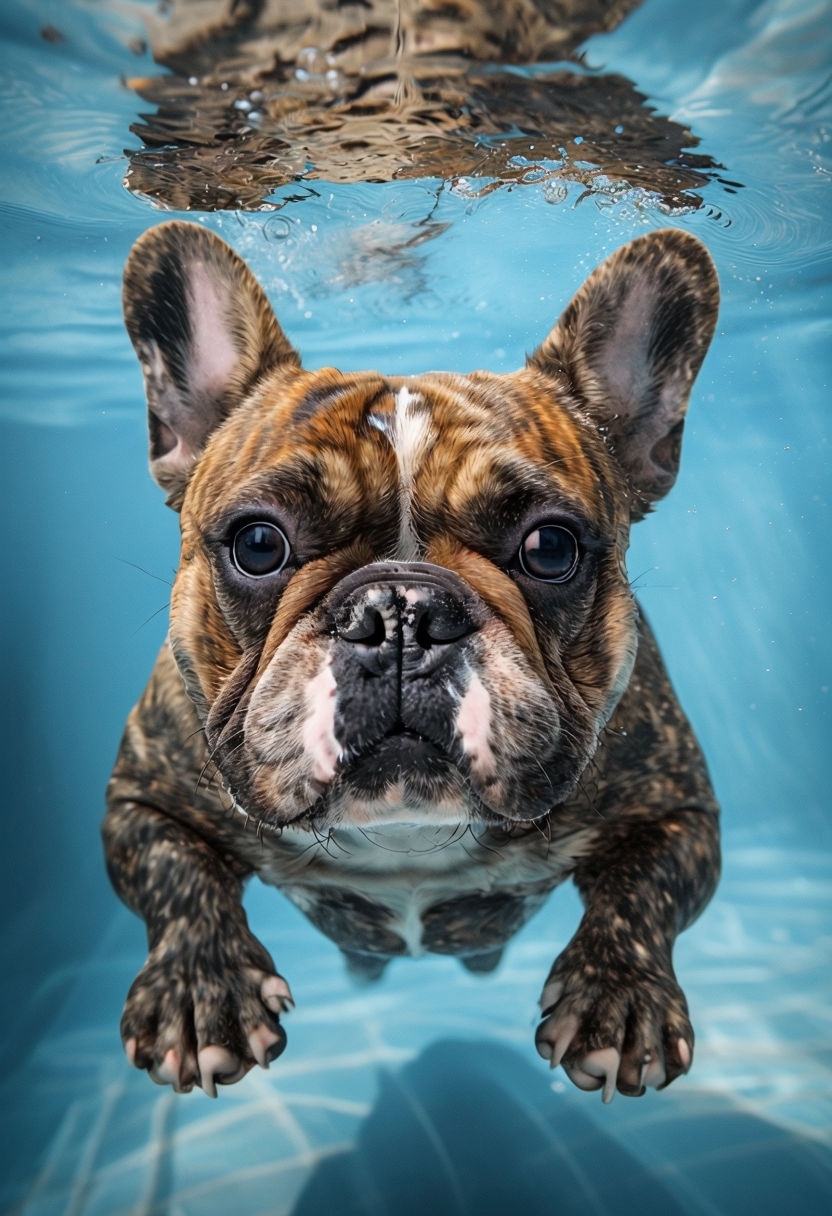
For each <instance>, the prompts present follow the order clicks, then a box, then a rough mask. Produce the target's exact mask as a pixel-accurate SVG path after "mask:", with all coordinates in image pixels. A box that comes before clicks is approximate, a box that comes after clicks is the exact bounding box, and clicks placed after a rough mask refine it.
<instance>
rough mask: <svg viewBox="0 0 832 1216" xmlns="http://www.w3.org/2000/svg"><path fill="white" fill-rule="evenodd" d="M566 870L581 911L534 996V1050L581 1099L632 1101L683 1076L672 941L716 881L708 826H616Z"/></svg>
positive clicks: (686, 815)
mask: <svg viewBox="0 0 832 1216" xmlns="http://www.w3.org/2000/svg"><path fill="white" fill-rule="evenodd" d="M610 826H611V832H610V835H608V836H607V838H606V839H605V842H604V846H603V849H599V850H598V851H597V852H596V853H594V854H593V855H592V856H591V857H589V858H587V859H586V860H585V861H584V862H583V863H582V864H581V865H580V866H579V867H578V869H577V870H576V872H575V881H576V884H577V886H578V888H579V890H580V891H581V895H582V896H583V899H584V902H585V905H586V912H585V914H584V917H583V919H582V921H581V924H580V926H579V928H578V931H577V933H576V934H575V936H574V937H573V938H572V941H571V942H570V943H569V945H568V946H567V947H566V949H565V950H564V951H563V953H562V954H561V955H560V956H559V957H558V958H557V959H556V961H555V964H554V966H553V967H552V970H551V973H550V975H549V978H548V980H547V982H546V985H545V987H544V989H543V994H542V996H541V1008H542V1010H543V1020H542V1022H541V1023H540V1025H539V1027H538V1030H537V1035H536V1043H537V1049H538V1051H539V1052H540V1054H541V1056H543V1057H544V1058H545V1059H548V1060H549V1061H550V1064H551V1066H552V1067H553V1068H554V1067H555V1066H556V1065H558V1064H562V1065H563V1067H564V1070H565V1071H566V1073H567V1074H568V1075H569V1077H570V1079H571V1080H572V1081H573V1082H574V1083H575V1084H576V1085H577V1086H578V1087H579V1088H580V1089H603V1098H604V1101H605V1102H609V1101H610V1100H611V1098H612V1096H613V1094H614V1092H615V1090H616V1088H617V1089H618V1090H619V1091H620V1092H621V1093H623V1094H629V1095H631V1096H637V1095H640V1094H643V1093H644V1091H645V1088H646V1087H648V1086H651V1087H654V1088H657V1089H661V1088H663V1087H664V1086H665V1085H669V1084H670V1082H671V1081H673V1080H675V1078H676V1077H678V1076H679V1075H680V1074H682V1073H686V1072H687V1071H688V1069H689V1068H690V1065H691V1061H692V1058H693V1042H694V1036H693V1029H692V1027H691V1024H690V1021H689V1018H688V1009H687V1002H686V1000H685V997H684V994H683V992H682V990H681V988H680V987H679V985H678V983H677V982H676V977H675V975H674V973H673V965H672V949H673V943H674V940H675V938H676V935H677V934H678V933H679V932H681V930H682V929H684V928H685V927H686V925H688V924H690V922H691V921H693V920H694V919H695V918H696V916H697V915H698V914H699V912H700V911H701V910H702V908H703V907H704V906H705V904H706V903H707V901H708V899H709V898H710V896H711V894H712V892H713V889H714V887H715V885H716V878H717V875H718V872H719V845H718V836H717V820H716V816H715V815H713V814H711V813H709V812H706V811H701V810H694V809H691V810H679V811H676V812H673V813H670V814H667V815H666V816H664V817H662V818H661V819H657V820H653V821H644V820H642V821H640V822H639V821H633V819H632V818H631V819H630V820H629V821H624V822H622V823H620V824H618V825H616V826H615V827H614V828H613V826H612V825H610Z"/></svg>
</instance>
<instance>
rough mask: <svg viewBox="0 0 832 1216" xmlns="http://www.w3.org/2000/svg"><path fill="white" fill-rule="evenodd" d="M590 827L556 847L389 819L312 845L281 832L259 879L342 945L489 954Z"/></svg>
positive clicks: (569, 860) (556, 879)
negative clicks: (387, 822) (370, 828)
mask: <svg viewBox="0 0 832 1216" xmlns="http://www.w3.org/2000/svg"><path fill="white" fill-rule="evenodd" d="M590 835H591V833H590V832H588V831H586V832H576V833H573V834H572V835H570V836H569V837H568V838H566V839H565V840H561V841H559V842H557V844H553V843H552V842H550V841H546V840H544V839H543V838H542V837H541V836H540V835H539V834H538V833H537V832H534V833H531V834H529V835H527V836H523V837H520V838H504V839H502V840H500V839H499V838H497V837H496V835H491V834H480V833H477V834H474V833H472V832H470V831H466V830H464V829H462V828H456V829H454V828H451V827H442V828H414V827H413V826H411V825H405V824H401V825H398V824H397V825H386V826H385V827H384V828H382V829H376V830H374V831H358V830H339V831H336V832H332V833H330V835H329V836H328V838H327V839H326V841H321V842H320V843H317V844H315V843H313V845H312V848H311V849H310V841H309V836H308V833H305V832H304V833H299V832H296V833H292V832H288V831H287V832H284V833H283V836H282V837H281V838H280V839H279V840H276V841H274V842H273V843H272V844H271V845H270V846H267V847H268V855H267V857H265V858H264V859H263V864H261V866H259V867H258V874H259V877H260V878H261V879H262V880H263V881H265V882H267V883H270V884H274V885H275V886H278V887H279V888H280V889H281V890H282V891H283V893H284V894H285V895H286V896H287V897H288V898H289V899H291V901H292V902H293V903H294V904H295V905H296V906H297V907H299V908H300V909H301V910H302V911H303V912H304V913H305V915H306V916H308V917H309V919H310V920H311V921H312V922H313V923H314V924H315V925H317V927H318V928H320V929H321V930H322V931H323V932H324V933H326V934H327V936H329V937H330V938H331V939H332V940H334V941H335V942H336V943H337V944H338V945H339V946H340V947H341V948H342V949H343V950H344V951H346V952H348V953H350V952H358V953H363V954H379V955H384V956H387V957H395V956H399V955H409V956H411V957H419V956H421V955H424V954H428V953H433V954H452V955H457V956H461V957H466V956H467V957H471V956H477V955H484V954H485V953H487V952H489V951H493V950H495V949H497V948H499V947H501V946H502V945H504V944H505V942H506V941H508V940H509V938H511V937H512V936H513V935H514V934H515V933H516V932H517V931H518V929H520V928H521V927H522V925H523V924H525V923H526V921H527V920H529V918H530V917H531V916H533V915H534V913H535V912H536V911H537V910H538V909H539V908H540V906H541V905H542V904H543V902H544V900H545V899H546V897H547V895H548V894H549V892H550V891H551V890H552V889H553V888H554V887H555V886H557V885H558V884H559V883H560V882H562V881H563V879H564V878H565V877H566V876H567V874H568V873H569V872H570V871H571V870H572V869H573V867H574V864H575V861H576V859H577V858H578V857H579V856H580V855H581V853H582V852H583V851H584V850H585V849H586V848H587V847H588V846H589V843H590V842H589V837H590Z"/></svg>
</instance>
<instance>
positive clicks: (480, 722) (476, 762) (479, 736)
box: [456, 671, 497, 779]
mask: <svg viewBox="0 0 832 1216" xmlns="http://www.w3.org/2000/svg"><path fill="white" fill-rule="evenodd" d="M456 728H457V730H458V731H459V736H460V739H461V740H462V750H463V751H464V752H465V754H466V756H468V757H469V758H470V761H471V772H472V773H473V775H474V776H475V777H478V778H480V779H483V778H485V777H491V776H493V775H494V773H495V772H496V771H497V761H496V760H495V758H494V752H493V751H492V750H491V696H490V694H489V692H488V689H487V688H486V687H485V685H484V684H483V682H482V680H481V679H480V678H479V676H478V675H477V673H476V672H475V671H474V672H472V673H471V680H470V682H469V684H468V688H467V690H466V692H465V695H464V697H463V698H462V700H461V701H460V704H459V711H458V713H457V716H456Z"/></svg>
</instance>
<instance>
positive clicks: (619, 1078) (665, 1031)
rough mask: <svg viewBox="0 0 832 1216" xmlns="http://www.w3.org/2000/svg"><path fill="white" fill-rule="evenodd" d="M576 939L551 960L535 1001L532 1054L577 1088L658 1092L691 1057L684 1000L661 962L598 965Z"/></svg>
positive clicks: (608, 1098) (686, 1066)
mask: <svg viewBox="0 0 832 1216" xmlns="http://www.w3.org/2000/svg"><path fill="white" fill-rule="evenodd" d="M575 945H576V943H575V942H573V944H572V946H571V947H569V948H568V949H567V950H566V951H565V952H564V953H563V954H562V955H561V956H560V958H559V959H558V960H557V962H556V963H555V965H554V967H553V969H552V972H551V975H550V976H549V979H548V981H547V983H546V986H545V987H544V989H543V993H542V995H541V998H540V1005H541V1009H542V1010H543V1020H542V1021H541V1023H540V1025H539V1026H538V1028H537V1034H536V1036H535V1042H536V1046H537V1050H538V1052H539V1053H540V1055H541V1056H543V1058H544V1059H547V1060H548V1061H549V1063H550V1065H551V1067H552V1068H555V1067H557V1065H558V1064H561V1065H562V1066H563V1069H564V1071H565V1072H566V1074H567V1076H568V1077H569V1078H570V1080H571V1081H573V1082H574V1084H575V1085H577V1086H578V1088H579V1089H587V1090H594V1089H601V1090H603V1100H604V1101H605V1102H610V1101H611V1100H612V1097H613V1094H614V1093H615V1091H616V1089H618V1090H619V1092H620V1093H622V1094H627V1095H629V1096H631V1097H638V1096H640V1095H641V1094H643V1093H644V1092H645V1090H646V1089H647V1088H648V1087H651V1088H655V1089H663V1088H664V1086H666V1085H669V1084H670V1082H671V1081H674V1080H675V1079H676V1077H678V1076H680V1075H681V1074H682V1073H686V1072H687V1071H688V1069H689V1068H690V1065H691V1061H692V1059H693V1041H694V1038H693V1028H692V1027H691V1024H690V1021H689V1019H688V1010H687V1002H686V1001H685V996H684V993H683V992H682V990H681V988H680V987H679V985H678V984H677V982H676V979H675V977H674V975H673V972H672V970H670V969H669V968H668V967H666V966H665V965H663V964H655V965H654V966H647V965H645V964H644V963H643V962H641V961H639V962H638V963H633V961H632V960H630V959H628V960H623V959H616V960H612V959H609V958H607V959H606V960H605V961H604V962H603V963H602V962H600V961H599V962H595V961H593V960H592V956H591V955H589V954H587V953H585V952H583V951H582V950H580V949H578V950H575V949H574V947H575Z"/></svg>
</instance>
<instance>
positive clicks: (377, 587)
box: [330, 563, 480, 674]
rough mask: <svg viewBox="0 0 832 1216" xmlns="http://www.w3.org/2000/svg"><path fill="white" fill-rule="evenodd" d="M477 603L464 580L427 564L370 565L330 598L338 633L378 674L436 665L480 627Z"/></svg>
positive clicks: (430, 667)
mask: <svg viewBox="0 0 832 1216" xmlns="http://www.w3.org/2000/svg"><path fill="white" fill-rule="evenodd" d="M356 584H357V585H356ZM339 591H340V594H339V593H338V592H339ZM476 608H477V604H476V597H475V596H474V595H473V592H472V591H471V590H470V588H469V587H468V586H467V585H466V584H465V583H463V582H462V580H461V579H458V578H457V576H456V575H453V574H451V572H449V571H446V570H443V569H442V568H441V567H431V566H428V565H427V564H426V563H413V564H412V565H411V566H408V565H404V564H396V565H394V564H388V563H378V564H377V565H376V566H370V567H366V568H365V569H364V570H362V571H359V572H357V576H356V575H353V576H350V578H349V579H345V580H344V583H343V584H342V585H341V587H340V588H339V589H336V593H335V599H334V601H331V602H330V613H331V620H332V627H333V632H334V634H335V636H336V637H337V638H338V639H340V640H341V641H342V642H345V643H348V644H349V645H350V647H351V649H352V653H353V658H354V659H355V660H356V661H358V662H359V663H360V664H361V666H362V667H365V668H366V669H367V670H369V671H372V672H375V673H376V674H381V673H382V672H383V671H386V670H388V669H389V668H390V667H391V666H393V665H396V666H399V665H400V666H401V667H402V669H403V670H406V671H408V672H409V673H413V672H414V671H416V670H418V672H419V674H422V673H424V672H426V671H428V670H432V669H434V668H435V667H436V666H437V665H438V664H439V663H441V662H443V661H444V659H445V658H446V657H447V655H448V653H449V652H450V651H452V650H453V649H454V647H455V646H456V645H457V644H458V643H459V642H460V641H461V640H462V639H463V638H466V637H468V635H469V634H471V633H473V632H474V631H475V630H476V629H477V628H478V627H479V624H480V621H479V619H478V617H479V615H480V614H479V613H478V612H477V611H476Z"/></svg>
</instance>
